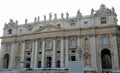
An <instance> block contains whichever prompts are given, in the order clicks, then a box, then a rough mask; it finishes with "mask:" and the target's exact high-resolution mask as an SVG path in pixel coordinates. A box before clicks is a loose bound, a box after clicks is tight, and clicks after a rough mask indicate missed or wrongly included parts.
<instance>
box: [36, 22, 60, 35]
mask: <svg viewBox="0 0 120 73" xmlns="http://www.w3.org/2000/svg"><path fill="white" fill-rule="evenodd" d="M60 30H62V28H61V27H58V26H55V25H49V24H47V25H45V26H43V27H42V28H39V29H38V30H36V31H35V32H36V33H39V32H50V31H60Z"/></svg>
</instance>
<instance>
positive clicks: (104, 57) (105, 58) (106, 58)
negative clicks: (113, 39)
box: [101, 49, 112, 69]
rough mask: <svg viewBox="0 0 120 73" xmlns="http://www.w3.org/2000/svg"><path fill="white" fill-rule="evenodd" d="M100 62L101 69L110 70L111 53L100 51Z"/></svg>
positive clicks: (107, 50)
mask: <svg viewBox="0 0 120 73" xmlns="http://www.w3.org/2000/svg"><path fill="white" fill-rule="evenodd" d="M101 62H102V63H101V64H102V69H112V59H111V52H110V50H109V49H103V50H102V51H101Z"/></svg>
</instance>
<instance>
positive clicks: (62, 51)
mask: <svg viewBox="0 0 120 73" xmlns="http://www.w3.org/2000/svg"><path fill="white" fill-rule="evenodd" d="M60 51H61V53H60V67H61V68H63V67H64V42H63V37H62V38H61V50H60Z"/></svg>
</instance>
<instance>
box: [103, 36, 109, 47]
mask: <svg viewBox="0 0 120 73" xmlns="http://www.w3.org/2000/svg"><path fill="white" fill-rule="evenodd" d="M102 44H103V45H108V38H107V37H106V36H104V37H103V38H102Z"/></svg>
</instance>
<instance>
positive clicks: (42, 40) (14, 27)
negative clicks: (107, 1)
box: [0, 4, 120, 72]
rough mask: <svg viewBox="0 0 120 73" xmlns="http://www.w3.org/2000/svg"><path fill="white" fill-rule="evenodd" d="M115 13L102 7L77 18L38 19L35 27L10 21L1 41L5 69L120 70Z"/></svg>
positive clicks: (119, 45)
mask: <svg viewBox="0 0 120 73" xmlns="http://www.w3.org/2000/svg"><path fill="white" fill-rule="evenodd" d="M116 16H117V15H116V13H115V9H114V8H112V9H109V8H107V7H105V5H103V4H102V5H101V6H100V8H99V9H98V10H97V11H94V9H91V14H90V15H87V16H83V15H82V13H81V12H80V10H78V12H77V15H76V16H75V17H69V13H66V17H64V14H63V13H62V14H61V18H57V15H56V14H54V18H52V14H49V19H48V20H47V19H46V16H45V15H44V20H43V21H41V20H40V18H39V17H38V18H35V19H34V22H33V23H28V22H27V21H28V20H27V19H26V20H25V24H23V25H18V21H16V22H14V21H13V20H12V19H10V21H9V23H8V24H5V26H4V34H3V36H2V37H1V39H2V42H1V52H2V55H1V61H0V66H1V68H8V69H16V68H60V69H63V68H65V69H67V68H68V61H75V60H76V51H80V56H79V57H80V60H82V61H84V67H85V71H95V72H101V71H104V70H106V69H107V70H112V69H117V68H120V26H119V25H117V18H116Z"/></svg>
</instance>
